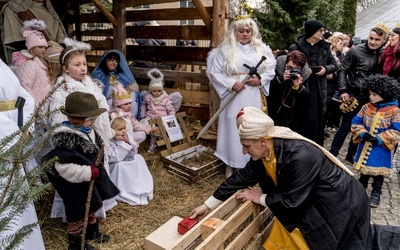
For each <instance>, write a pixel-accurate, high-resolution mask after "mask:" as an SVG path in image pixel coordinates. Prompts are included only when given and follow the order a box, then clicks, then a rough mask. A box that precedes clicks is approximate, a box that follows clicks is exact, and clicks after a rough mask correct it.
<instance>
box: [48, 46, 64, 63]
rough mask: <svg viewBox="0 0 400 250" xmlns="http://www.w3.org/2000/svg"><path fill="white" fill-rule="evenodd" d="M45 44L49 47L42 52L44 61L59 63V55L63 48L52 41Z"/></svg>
mask: <svg viewBox="0 0 400 250" xmlns="http://www.w3.org/2000/svg"><path fill="white" fill-rule="evenodd" d="M47 44H48V45H49V47H47V49H46V51H45V52H44V59H45V60H46V61H48V62H52V63H60V54H61V52H62V51H63V49H64V47H63V46H61V45H60V44H58V43H56V42H54V41H49V42H48V43H47Z"/></svg>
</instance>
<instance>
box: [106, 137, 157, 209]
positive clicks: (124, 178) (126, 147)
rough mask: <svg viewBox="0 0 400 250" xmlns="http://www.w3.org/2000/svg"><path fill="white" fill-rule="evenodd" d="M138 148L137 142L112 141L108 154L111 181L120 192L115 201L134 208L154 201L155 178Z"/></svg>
mask: <svg viewBox="0 0 400 250" xmlns="http://www.w3.org/2000/svg"><path fill="white" fill-rule="evenodd" d="M137 148H138V145H137V144H136V143H135V142H132V143H129V144H128V143H126V142H123V141H114V140H111V141H110V148H109V151H108V152H107V155H108V157H109V162H110V179H111V181H112V182H113V183H114V184H115V185H116V186H117V187H118V189H119V190H120V193H119V195H118V196H116V197H115V199H116V200H117V201H121V202H126V203H128V204H129V205H133V206H134V205H147V204H148V201H149V200H151V199H153V177H152V175H151V173H150V171H149V169H148V168H147V164H146V161H145V159H144V158H143V157H142V156H141V155H140V154H137Z"/></svg>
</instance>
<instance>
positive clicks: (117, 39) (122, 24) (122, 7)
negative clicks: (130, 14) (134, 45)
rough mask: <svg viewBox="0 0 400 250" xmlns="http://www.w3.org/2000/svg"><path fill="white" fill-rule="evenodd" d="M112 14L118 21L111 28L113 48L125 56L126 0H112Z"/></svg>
mask: <svg viewBox="0 0 400 250" xmlns="http://www.w3.org/2000/svg"><path fill="white" fill-rule="evenodd" d="M113 14H114V16H115V17H116V18H117V22H118V26H115V25H114V29H113V48H114V49H117V50H119V51H121V52H122V54H124V56H125V57H126V0H118V1H113Z"/></svg>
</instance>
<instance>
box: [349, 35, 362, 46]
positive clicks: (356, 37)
mask: <svg viewBox="0 0 400 250" xmlns="http://www.w3.org/2000/svg"><path fill="white" fill-rule="evenodd" d="M351 40H353V43H354V46H356V45H359V44H360V43H361V37H359V36H353V38H352V39H351Z"/></svg>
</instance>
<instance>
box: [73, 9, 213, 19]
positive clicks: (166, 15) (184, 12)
mask: <svg viewBox="0 0 400 250" xmlns="http://www.w3.org/2000/svg"><path fill="white" fill-rule="evenodd" d="M205 10H206V12H207V13H208V14H209V15H210V16H211V15H212V13H213V7H205ZM178 12H179V18H180V19H182V20H197V19H201V16H200V14H199V12H198V10H197V9H196V8H171V9H162V11H160V10H159V9H150V10H129V11H126V22H139V21H144V19H143V17H146V18H145V20H176V17H177V13H178ZM80 16H81V22H82V23H110V21H109V20H108V19H107V18H106V17H105V16H104V15H103V14H102V13H99V12H97V13H85V14H81V15H80Z"/></svg>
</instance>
